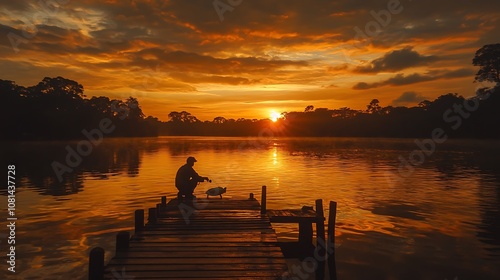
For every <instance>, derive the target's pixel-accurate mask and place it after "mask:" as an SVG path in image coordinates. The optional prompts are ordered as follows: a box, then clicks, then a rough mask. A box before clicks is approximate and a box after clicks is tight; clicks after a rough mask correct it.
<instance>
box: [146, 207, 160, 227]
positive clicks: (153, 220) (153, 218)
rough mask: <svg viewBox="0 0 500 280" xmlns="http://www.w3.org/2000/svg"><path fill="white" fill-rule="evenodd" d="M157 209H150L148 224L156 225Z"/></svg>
mask: <svg viewBox="0 0 500 280" xmlns="http://www.w3.org/2000/svg"><path fill="white" fill-rule="evenodd" d="M157 213H158V212H157V209H156V207H155V208H149V213H148V223H150V224H155V223H156V220H157V216H158V215H157Z"/></svg>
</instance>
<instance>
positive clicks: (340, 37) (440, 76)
mask: <svg viewBox="0 0 500 280" xmlns="http://www.w3.org/2000/svg"><path fill="white" fill-rule="evenodd" d="M0 3H1V6H0V30H1V39H0V64H1V68H0V79H5V80H13V81H15V82H17V84H19V85H23V86H31V85H35V84H36V83H38V82H39V81H41V80H42V79H43V78H44V77H47V76H48V77H56V76H63V77H65V78H68V79H72V80H75V81H78V82H79V83H81V84H82V85H83V86H84V88H85V94H86V96H87V97H91V96H101V95H104V96H108V97H110V98H120V99H125V98H127V97H129V96H134V97H137V98H138V99H139V102H140V104H141V106H142V109H143V111H144V113H145V114H146V115H153V116H156V117H158V118H159V119H160V120H167V114H168V113H169V112H171V111H182V110H185V111H188V112H190V113H192V114H193V115H195V116H196V117H198V118H199V119H201V120H212V119H213V118H215V117H217V116H224V117H226V118H240V117H244V118H266V117H269V116H270V114H271V111H277V112H283V111H297V110H298V111H302V110H304V108H305V107H306V106H308V105H314V106H315V107H327V108H332V109H333V108H340V107H350V108H353V109H364V108H366V105H367V104H368V103H369V102H370V100H372V99H374V98H377V99H379V100H380V102H381V105H382V106H387V105H394V106H400V105H405V106H411V105H416V104H418V102H420V101H422V100H424V99H429V100H433V99H434V98H436V97H437V96H439V95H441V94H445V93H449V92H456V93H459V94H461V95H463V96H466V97H467V96H472V95H473V94H474V91H475V88H476V87H477V86H478V84H474V83H473V80H474V74H475V73H476V71H477V69H478V68H477V67H474V66H472V58H473V57H474V53H475V51H476V50H477V49H479V48H480V47H482V46H483V45H486V44H493V43H500V38H499V34H500V24H499V23H500V1H491V0H478V1H466V0H454V1H452V0H441V1H436V0H433V1H430V0H419V1H416V0H415V1H412V0H401V1H400V2H399V1H397V0H375V1H366V0H314V1H310V0H309V1H305V0H280V1H272V0H267V1H264V0H215V1H214V0H170V1H169V0H163V1H160V0H158V1H153V0H151V1H117V0H116V1H112V0H107V1H103V0H100V1H97V0H96V1H89V0H81V1H74V0H73V1H71V0H50V1H49V0H40V1H38V0H17V1H10V0H1V1H0ZM54 3H58V4H57V6H54V5H55V4H54ZM217 9H219V10H217ZM360 31H362V32H363V34H361V33H360Z"/></svg>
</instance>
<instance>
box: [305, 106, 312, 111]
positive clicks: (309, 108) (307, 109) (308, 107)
mask: <svg viewBox="0 0 500 280" xmlns="http://www.w3.org/2000/svg"><path fill="white" fill-rule="evenodd" d="M313 110H314V106H313V105H309V106H307V107H306V108H305V109H304V112H312V111H313Z"/></svg>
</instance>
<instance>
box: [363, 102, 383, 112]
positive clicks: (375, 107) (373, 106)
mask: <svg viewBox="0 0 500 280" xmlns="http://www.w3.org/2000/svg"><path fill="white" fill-rule="evenodd" d="M379 103H380V102H379V101H378V99H373V100H372V101H370V104H368V105H367V106H366V112H368V113H370V114H375V113H378V112H379V111H380V110H381V109H382V107H380V104H379Z"/></svg>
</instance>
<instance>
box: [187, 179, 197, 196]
mask: <svg viewBox="0 0 500 280" xmlns="http://www.w3.org/2000/svg"><path fill="white" fill-rule="evenodd" d="M197 185H198V181H196V180H194V179H192V180H189V184H188V186H187V188H186V197H188V196H189V197H191V198H194V197H195V196H194V195H193V192H194V189H196V186H197Z"/></svg>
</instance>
